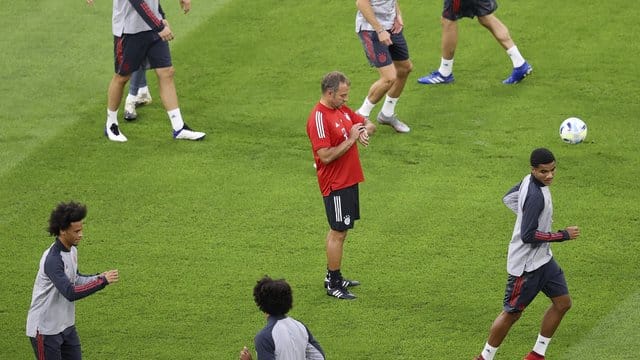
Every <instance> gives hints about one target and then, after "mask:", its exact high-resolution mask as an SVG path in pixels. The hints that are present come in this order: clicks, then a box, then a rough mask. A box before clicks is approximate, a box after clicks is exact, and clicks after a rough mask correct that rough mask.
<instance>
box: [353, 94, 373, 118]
mask: <svg viewBox="0 0 640 360" xmlns="http://www.w3.org/2000/svg"><path fill="white" fill-rule="evenodd" d="M375 106H376V104H372V103H371V101H369V97H368V96H367V97H365V98H364V102H363V103H362V106H360V109H358V110H357V111H356V112H357V113H358V114H360V115H362V116H364V117H369V115H371V110H373V108H374V107H375Z"/></svg>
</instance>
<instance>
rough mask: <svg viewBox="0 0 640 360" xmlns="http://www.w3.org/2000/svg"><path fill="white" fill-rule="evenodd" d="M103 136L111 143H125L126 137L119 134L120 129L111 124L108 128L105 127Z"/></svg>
mask: <svg viewBox="0 0 640 360" xmlns="http://www.w3.org/2000/svg"><path fill="white" fill-rule="evenodd" d="M104 134H105V135H106V136H107V138H109V140H111V141H117V142H125V141H127V137H126V136H124V134H123V133H121V132H120V129H119V128H118V124H116V123H113V124H111V126H110V127H108V128H107V127H105V128H104Z"/></svg>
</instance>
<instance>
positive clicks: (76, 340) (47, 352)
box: [29, 325, 82, 360]
mask: <svg viewBox="0 0 640 360" xmlns="http://www.w3.org/2000/svg"><path fill="white" fill-rule="evenodd" d="M29 340H31V346H32V347H33V351H34V352H35V354H36V359H37V360H46V359H68V360H80V359H82V349H81V347H80V337H78V332H77V331H76V327H75V326H73V325H72V326H69V327H68V328H66V329H64V331H62V332H61V333H60V334H57V335H42V334H37V335H36V337H30V338H29Z"/></svg>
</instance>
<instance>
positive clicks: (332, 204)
mask: <svg viewBox="0 0 640 360" xmlns="http://www.w3.org/2000/svg"><path fill="white" fill-rule="evenodd" d="M323 200H324V208H325V211H326V212H327V220H328V221H329V227H330V228H331V229H332V230H335V231H346V230H348V229H353V225H354V222H355V221H356V220H358V219H360V199H359V195H358V184H355V185H352V186H349V187H348V188H344V189H340V190H335V191H332V192H331V193H330V194H329V196H325V197H323Z"/></svg>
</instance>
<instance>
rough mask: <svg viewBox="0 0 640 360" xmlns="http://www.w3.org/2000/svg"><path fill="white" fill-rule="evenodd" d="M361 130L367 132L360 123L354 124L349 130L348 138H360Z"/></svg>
mask: <svg viewBox="0 0 640 360" xmlns="http://www.w3.org/2000/svg"><path fill="white" fill-rule="evenodd" d="M363 132H367V130H366V129H365V127H364V126H362V124H354V125H353V126H352V127H351V130H349V139H352V140H353V141H355V140H357V139H359V138H360V136H361V135H362V133H363Z"/></svg>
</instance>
